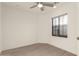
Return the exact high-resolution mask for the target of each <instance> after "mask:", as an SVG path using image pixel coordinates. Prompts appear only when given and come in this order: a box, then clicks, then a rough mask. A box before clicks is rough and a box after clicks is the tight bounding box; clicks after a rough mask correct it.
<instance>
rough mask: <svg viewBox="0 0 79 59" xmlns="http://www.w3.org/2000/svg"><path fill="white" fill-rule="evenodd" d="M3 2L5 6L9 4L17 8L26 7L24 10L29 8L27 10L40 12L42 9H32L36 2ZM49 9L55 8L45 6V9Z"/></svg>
mask: <svg viewBox="0 0 79 59" xmlns="http://www.w3.org/2000/svg"><path fill="white" fill-rule="evenodd" d="M45 3H50V4H52V3H53V2H45ZM3 4H4V5H5V6H9V7H17V8H20V9H24V10H27V11H33V12H36V11H37V12H38V11H41V10H40V9H39V8H37V7H36V8H33V9H30V7H31V6H33V5H34V4H35V2H3ZM49 9H53V8H51V7H45V11H46V10H49Z"/></svg>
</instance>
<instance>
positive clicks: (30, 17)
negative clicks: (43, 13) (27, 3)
mask: <svg viewBox="0 0 79 59" xmlns="http://www.w3.org/2000/svg"><path fill="white" fill-rule="evenodd" d="M2 16H3V26H2V27H3V50H6V49H12V48H17V47H21V46H26V45H30V44H33V43H37V38H36V37H37V33H36V30H37V28H36V27H37V25H36V24H37V22H36V20H37V19H36V14H35V13H32V12H28V11H26V10H23V9H21V10H20V9H18V8H17V7H15V8H14V7H10V6H6V5H5V4H4V5H3V14H2Z"/></svg>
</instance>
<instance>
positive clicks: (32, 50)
mask: <svg viewBox="0 0 79 59" xmlns="http://www.w3.org/2000/svg"><path fill="white" fill-rule="evenodd" d="M1 56H75V55H74V54H72V53H70V52H67V51H64V50H62V49H59V48H57V47H54V46H51V45H49V44H43V43H38V44H33V45H29V46H25V47H20V48H16V49H10V50H6V51H3V52H2V54H1Z"/></svg>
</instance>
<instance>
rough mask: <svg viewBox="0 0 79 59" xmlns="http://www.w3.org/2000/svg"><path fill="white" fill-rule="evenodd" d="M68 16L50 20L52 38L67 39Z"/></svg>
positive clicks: (64, 15)
mask: <svg viewBox="0 0 79 59" xmlns="http://www.w3.org/2000/svg"><path fill="white" fill-rule="evenodd" d="M67 20H68V14H67V13H65V14H63V15H60V16H56V17H53V18H52V36H59V37H67Z"/></svg>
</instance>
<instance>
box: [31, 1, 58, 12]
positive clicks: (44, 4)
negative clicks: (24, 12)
mask: <svg viewBox="0 0 79 59" xmlns="http://www.w3.org/2000/svg"><path fill="white" fill-rule="evenodd" d="M56 4H58V2H35V5H33V6H31V7H30V8H31V9H32V8H35V7H38V8H40V10H41V11H44V8H45V6H47V7H53V8H56Z"/></svg>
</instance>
